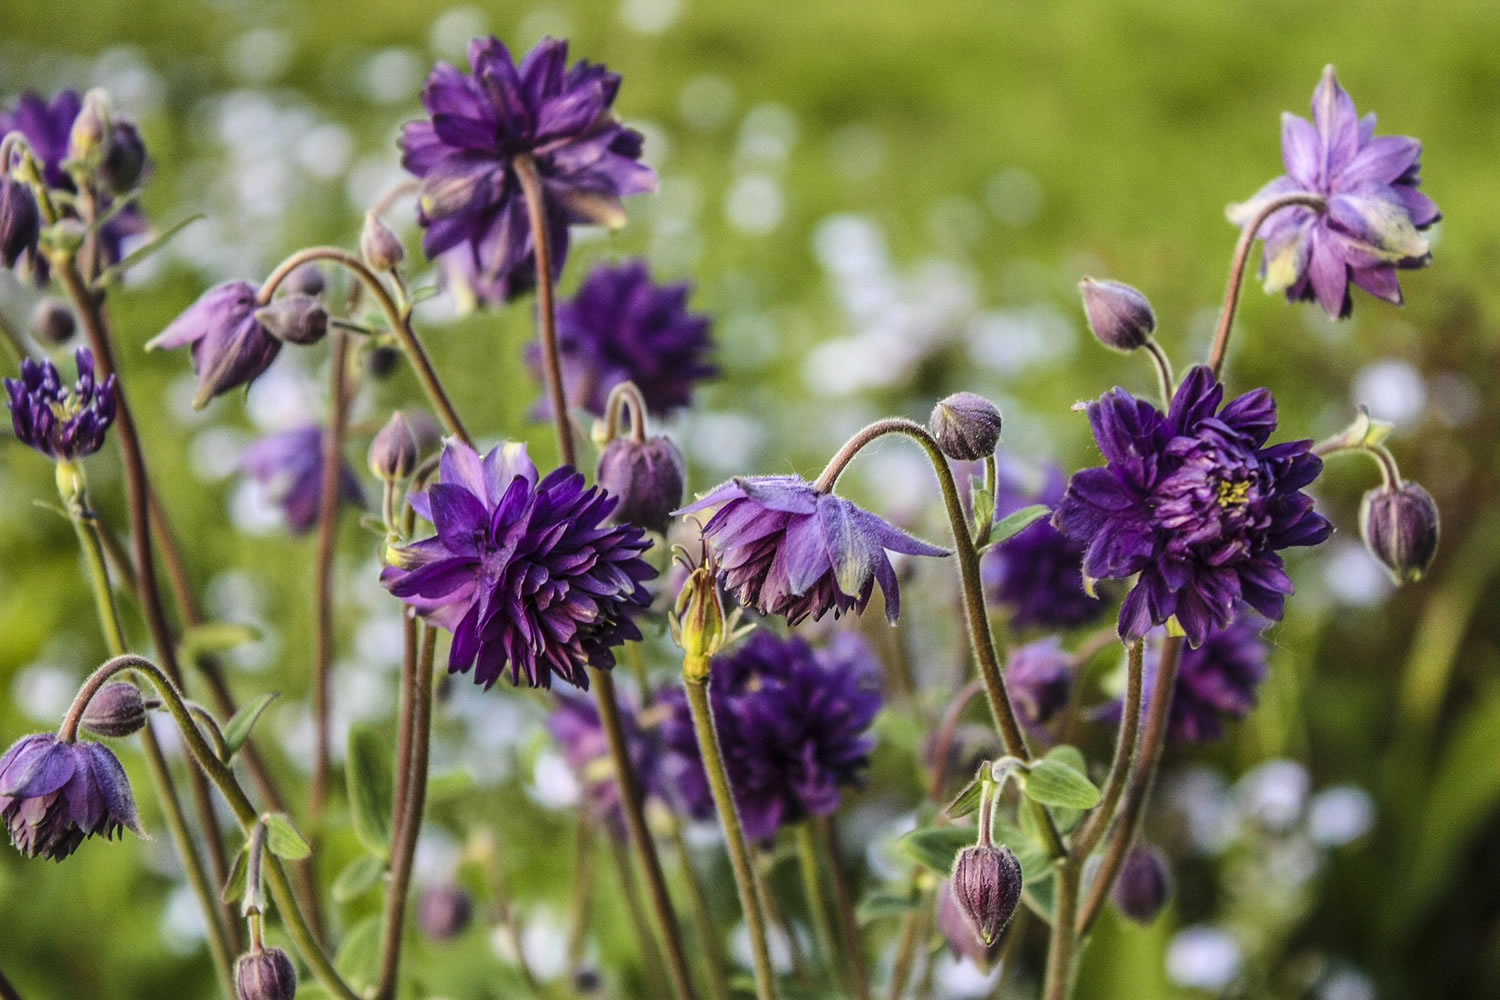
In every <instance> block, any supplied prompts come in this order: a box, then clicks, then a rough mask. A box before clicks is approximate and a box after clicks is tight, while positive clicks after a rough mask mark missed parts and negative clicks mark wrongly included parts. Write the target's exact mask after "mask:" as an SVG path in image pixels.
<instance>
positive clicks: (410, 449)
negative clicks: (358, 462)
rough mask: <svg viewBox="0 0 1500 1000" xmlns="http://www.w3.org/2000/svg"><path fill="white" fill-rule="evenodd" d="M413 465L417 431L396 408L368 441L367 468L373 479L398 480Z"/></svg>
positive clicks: (415, 465)
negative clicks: (372, 439)
mask: <svg viewBox="0 0 1500 1000" xmlns="http://www.w3.org/2000/svg"><path fill="white" fill-rule="evenodd" d="M416 467H417V435H416V434H415V433H413V431H412V429H411V424H409V423H407V422H406V417H405V416H403V415H402V413H401V411H400V410H397V411H396V412H395V413H392V414H391V419H389V420H387V421H386V422H385V426H384V427H382V428H380V433H378V434H376V435H375V440H374V441H372V442H370V471H371V472H373V473H374V474H375V478H376V479H383V480H385V481H386V482H390V483H399V482H401V481H403V480H405V479H406V477H407V476H410V475H411V474H412V471H413V470H415V469H416Z"/></svg>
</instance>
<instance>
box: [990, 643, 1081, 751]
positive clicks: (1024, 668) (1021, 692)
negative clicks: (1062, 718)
mask: <svg viewBox="0 0 1500 1000" xmlns="http://www.w3.org/2000/svg"><path fill="white" fill-rule="evenodd" d="M1005 687H1006V690H1008V691H1009V692H1010V699H1011V702H1012V703H1013V704H1014V705H1015V707H1016V712H1017V714H1018V715H1020V717H1021V721H1022V722H1023V723H1025V724H1026V726H1027V727H1028V728H1029V729H1032V730H1036V729H1039V728H1041V727H1042V726H1044V725H1046V724H1047V722H1048V721H1050V720H1051V719H1052V717H1053V716H1054V715H1056V714H1057V713H1058V712H1060V711H1062V708H1063V706H1064V705H1066V704H1067V703H1068V692H1069V691H1071V690H1072V687H1073V658H1072V657H1071V656H1069V655H1068V653H1067V651H1066V650H1064V649H1063V648H1062V640H1061V639H1059V638H1057V637H1056V636H1053V637H1051V638H1048V639H1038V640H1037V641H1036V642H1029V643H1027V644H1026V645H1024V646H1021V647H1020V648H1018V649H1016V650H1015V651H1014V652H1012V653H1011V654H1010V658H1009V659H1008V660H1007V661H1006V663H1005Z"/></svg>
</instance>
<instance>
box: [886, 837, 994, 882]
mask: <svg viewBox="0 0 1500 1000" xmlns="http://www.w3.org/2000/svg"><path fill="white" fill-rule="evenodd" d="M976 838H977V834H976V833H975V831H974V828H973V827H972V826H934V827H927V828H925V829H921V830H913V831H912V832H911V833H908V834H907V835H906V836H904V837H902V838H901V839H900V840H898V841H896V845H897V846H898V847H900V848H901V850H902V851H903V852H905V854H906V856H907V857H909V858H911V859H912V860H913V861H915V862H917V863H918V864H921V865H924V866H926V867H927V868H930V869H932V870H933V871H935V872H937V873H938V874H939V875H941V876H943V877H944V878H947V877H948V875H949V874H950V873H952V871H953V859H954V858H956V857H958V852H959V851H961V850H963V849H964V848H965V847H969V846H971V845H972V844H973V843H974V841H975V839H976Z"/></svg>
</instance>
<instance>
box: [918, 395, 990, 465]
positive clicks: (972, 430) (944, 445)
mask: <svg viewBox="0 0 1500 1000" xmlns="http://www.w3.org/2000/svg"><path fill="white" fill-rule="evenodd" d="M1000 424H1001V420H1000V410H999V409H998V408H997V407H996V406H995V404H994V403H991V402H990V401H989V400H987V399H985V398H984V397H983V396H980V395H976V394H975V393H972V392H956V393H954V394H953V395H951V396H948V397H946V398H944V399H940V400H938V404H937V405H936V406H934V407H933V408H932V416H931V417H930V418H928V421H927V426H928V428H929V429H930V430H931V431H932V436H933V437H934V438H935V439H936V440H937V444H938V450H939V451H941V452H942V453H943V454H944V455H947V456H948V457H949V458H952V459H956V460H957V461H960V462H975V461H978V460H980V459H983V458H989V457H990V456H991V455H993V454H995V448H996V447H997V446H998V445H999V444H1000Z"/></svg>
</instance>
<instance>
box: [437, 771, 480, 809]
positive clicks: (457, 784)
mask: <svg viewBox="0 0 1500 1000" xmlns="http://www.w3.org/2000/svg"><path fill="white" fill-rule="evenodd" d="M473 787H474V775H473V774H472V773H471V772H470V771H469V769H468V768H466V767H459V768H455V769H454V770H452V771H444V772H443V773H442V774H435V775H433V776H432V777H431V778H428V779H427V801H428V802H429V803H435V802H447V801H448V800H450V799H456V798H458V797H459V796H460V795H463V794H464V793H465V792H467V791H468V790H469V789H471V788H473Z"/></svg>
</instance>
